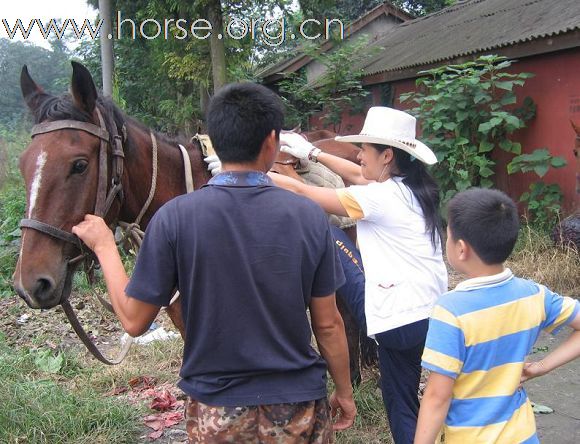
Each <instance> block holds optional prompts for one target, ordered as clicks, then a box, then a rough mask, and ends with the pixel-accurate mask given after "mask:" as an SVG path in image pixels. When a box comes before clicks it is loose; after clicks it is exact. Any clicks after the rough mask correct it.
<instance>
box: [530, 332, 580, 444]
mask: <svg viewBox="0 0 580 444" xmlns="http://www.w3.org/2000/svg"><path fill="white" fill-rule="evenodd" d="M569 332H570V329H569V328H566V329H565V330H563V331H561V332H560V333H559V334H558V335H557V336H552V335H549V334H546V333H542V334H541V336H540V339H539V341H538V343H536V346H535V347H536V348H535V349H536V350H538V352H537V353H534V354H533V355H532V356H531V357H530V359H531V360H534V361H535V360H538V359H541V358H542V357H543V356H544V355H545V354H546V353H549V352H550V351H552V350H554V348H556V346H557V345H559V344H561V343H562V342H563V341H564V340H565V339H566V338H567V337H568V335H569ZM526 389H527V391H528V396H529V398H530V400H531V401H532V402H534V403H536V404H541V405H545V406H547V407H551V408H552V409H554V413H550V414H536V415H535V416H536V425H537V428H538V436H539V438H540V441H541V442H542V444H578V443H580V359H577V360H576V361H573V362H571V363H569V364H567V365H565V366H563V367H560V368H558V369H556V370H554V371H553V372H551V373H550V374H548V375H546V376H544V377H543V378H538V379H534V380H532V381H530V382H528V383H526Z"/></svg>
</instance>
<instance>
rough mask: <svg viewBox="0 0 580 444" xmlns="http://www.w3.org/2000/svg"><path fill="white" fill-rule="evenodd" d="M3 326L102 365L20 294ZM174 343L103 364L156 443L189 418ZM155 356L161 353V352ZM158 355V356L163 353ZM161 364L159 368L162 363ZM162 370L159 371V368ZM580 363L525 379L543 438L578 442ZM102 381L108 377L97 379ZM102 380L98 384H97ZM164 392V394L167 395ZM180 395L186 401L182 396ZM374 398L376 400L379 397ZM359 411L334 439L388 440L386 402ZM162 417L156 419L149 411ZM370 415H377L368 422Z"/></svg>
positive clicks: (0, 318) (546, 343)
mask: <svg viewBox="0 0 580 444" xmlns="http://www.w3.org/2000/svg"><path fill="white" fill-rule="evenodd" d="M73 306H75V307H76V309H77V311H78V313H79V318H80V319H81V323H83V324H84V325H85V327H86V328H87V330H90V331H91V332H92V334H93V336H94V337H95V340H96V342H97V343H98V345H99V346H100V347H103V348H104V349H105V350H108V349H110V348H112V346H113V344H117V343H118V341H119V338H120V336H121V334H122V332H121V331H120V327H119V325H118V323H117V322H116V321H115V320H114V318H112V317H111V316H110V315H109V314H108V313H106V312H105V311H104V310H103V309H102V308H100V307H99V306H98V305H97V303H96V301H95V300H94V298H92V297H90V296H82V297H81V296H75V297H74V299H73ZM157 323H158V324H159V325H161V326H163V327H164V328H167V329H169V328H171V324H170V321H169V320H168V319H167V317H166V316H161V317H160V318H159V319H158V321H157ZM0 331H2V332H4V334H5V335H6V336H7V338H6V339H7V342H8V343H9V344H10V345H12V346H19V347H25V348H31V347H32V348H34V347H45V348H46V347H48V348H51V349H53V350H68V351H69V352H71V353H79V354H80V356H81V357H82V358H81V360H82V361H83V362H87V365H91V366H97V367H98V366H101V364H100V363H97V362H96V361H95V360H94V359H93V358H92V357H90V356H89V355H88V354H87V353H86V352H85V351H84V349H83V347H82V345H81V344H80V342H79V340H78V339H77V338H76V336H75V334H74V333H73V332H72V330H71V328H70V326H69V325H68V323H67V321H66V319H65V317H64V314H63V313H62V310H60V309H58V308H57V309H53V310H48V311H37V310H30V309H29V308H28V307H26V305H25V304H24V303H23V302H21V301H20V300H19V299H17V298H15V297H14V298H5V299H0ZM566 337H567V331H566V330H565V331H562V332H561V333H560V334H559V335H558V336H556V337H553V336H551V335H547V334H542V336H541V337H540V340H539V342H538V343H537V344H536V346H535V347H534V353H533V354H532V356H531V357H530V359H533V360H536V359H539V358H540V357H541V356H542V354H545V353H546V352H548V351H550V350H553V349H554V348H555V347H556V345H557V344H559V343H561V341H562V340H564V339H565V338H566ZM172 342H173V343H174V345H171V346H169V349H167V348H162V349H159V350H161V351H159V350H157V351H152V350H151V349H150V348H149V347H151V345H139V346H134V347H135V348H134V349H133V350H132V351H131V352H130V357H129V358H128V361H127V363H126V364H123V365H122V366H119V367H117V368H111V367H105V366H102V369H103V371H105V372H109V374H110V380H111V381H112V382H110V383H109V384H110V385H111V387H109V388H107V389H106V390H105V391H104V392H106V395H107V396H117V397H121V398H122V399H125V400H126V401H127V402H131V403H141V404H142V405H143V406H144V409H145V410H144V413H143V414H142V420H143V425H142V428H141V429H142V433H141V435H140V437H139V440H138V441H137V442H140V443H151V442H153V443H156V444H171V443H173V444H178V443H185V442H186V436H185V432H184V422H183V421H180V422H178V423H177V424H174V425H172V423H173V422H176V421H179V420H180V419H181V417H180V415H179V414H176V412H181V408H180V407H179V404H180V402H179V401H180V400H182V398H181V396H180V391H179V390H178V389H177V388H176V387H175V382H176V380H177V371H178V367H179V354H180V342H179V341H172ZM156 353H157V354H156ZM159 353H161V356H160V355H159ZM159 361H163V364H162V366H164V367H163V368H160V365H159V364H156V363H158V362H159ZM156 372H157V373H156ZM152 374H153V377H154V378H155V380H154V381H153V382H147V381H145V382H144V381H143V380H136V379H135V378H136V377H138V375H141V376H148V375H152ZM579 374H580V360H576V361H575V362H572V363H570V364H568V365H566V366H564V367H562V368H560V369H557V370H556V371H554V372H552V373H551V374H549V375H548V376H546V377H544V378H539V379H536V380H533V381H530V382H528V383H527V384H526V387H527V390H528V393H529V396H530V399H531V400H532V402H534V403H536V404H539V405H543V406H548V407H550V408H552V409H554V412H553V413H550V414H537V415H536V421H537V427H538V434H539V436H540V439H541V441H542V442H543V443H547V444H550V443H553V444H556V443H557V444H572V443H578V442H580V413H579V412H580V379H579V378H578V375H579ZM376 376H377V375H376V372H373V371H372V370H371V371H367V372H366V373H365V377H366V379H367V384H366V386H365V387H363V389H362V390H363V391H367V392H370V393H371V394H373V393H374V395H375V396H374V398H376V397H377V395H378V393H379V392H378V388H377V387H376ZM99 377H100V378H103V376H102V375H101V376H99ZM95 384H101V382H95ZM165 390H168V391H169V392H171V393H172V394H173V395H174V396H176V398H177V399H175V400H171V396H169V395H167V394H166V393H165ZM156 396H157V397H159V396H161V398H158V400H157V401H158V402H168V403H169V404H172V403H175V402H177V406H178V407H177V408H176V409H175V410H173V411H170V412H169V417H168V421H167V424H168V427H166V428H164V429H163V434H162V435H161V436H160V437H159V438H157V439H151V438H150V437H149V435H150V434H151V433H152V432H153V429H151V428H149V427H147V426H146V425H145V421H144V420H145V419H146V418H147V417H149V421H152V420H157V419H159V417H160V414H159V413H158V412H156V411H154V410H150V409H149V406H150V405H151V404H152V402H154V399H155V397H156ZM163 396H166V397H165V398H164V397H163ZM359 396H360V398H359V399H357V402H360V399H362V400H363V401H362V402H366V400H368V399H370V398H371V397H369V396H367V393H364V394H361V395H359ZM180 398H181V399H180ZM375 401H376V399H375ZM359 412H360V413H361V415H364V416H365V417H366V418H367V419H366V420H365V421H363V422H362V423H360V424H358V425H357V429H356V430H354V431H350V432H347V433H341V434H339V436H338V440H337V444H346V443H352V444H355V443H362V442H364V443H365V444H374V443H385V442H390V436H389V433H388V431H387V426H386V418H385V417H384V416H382V415H383V413H382V410H381V407H380V405H379V407H378V409H377V406H376V405H375V406H371V407H370V408H369V406H366V405H362V403H361V404H360V405H359ZM154 414H156V415H158V416H157V418H155V417H153V418H151V416H150V415H154ZM369 416H372V417H373V418H372V419H369Z"/></svg>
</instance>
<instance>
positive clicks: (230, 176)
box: [204, 171, 275, 187]
mask: <svg viewBox="0 0 580 444" xmlns="http://www.w3.org/2000/svg"><path fill="white" fill-rule="evenodd" d="M208 185H221V186H227V187H259V186H275V185H274V182H272V179H270V178H269V177H268V176H267V175H266V174H264V173H262V172H261V171H224V172H223V173H220V174H218V175H217V176H215V177H212V178H211V179H210V181H209V182H208V183H207V184H206V185H204V186H208Z"/></svg>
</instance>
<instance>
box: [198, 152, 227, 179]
mask: <svg viewBox="0 0 580 444" xmlns="http://www.w3.org/2000/svg"><path fill="white" fill-rule="evenodd" d="M203 160H204V162H205V163H207V169H208V171H209V172H210V173H211V175H212V176H216V175H217V174H219V173H221V172H222V162H221V160H220V159H219V157H218V156H217V154H212V155H211V156H207V157H205V158H204V159H203Z"/></svg>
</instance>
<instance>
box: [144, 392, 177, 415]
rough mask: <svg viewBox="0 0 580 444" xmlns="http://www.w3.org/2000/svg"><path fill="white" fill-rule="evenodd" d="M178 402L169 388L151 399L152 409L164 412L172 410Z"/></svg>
mask: <svg viewBox="0 0 580 444" xmlns="http://www.w3.org/2000/svg"><path fill="white" fill-rule="evenodd" d="M176 403H177V398H176V397H175V396H173V395H172V394H171V393H170V392H169V390H165V391H164V392H163V393H160V394H159V395H158V396H156V397H155V398H153V401H151V405H150V406H149V407H150V408H151V409H152V410H158V411H160V412H164V411H167V410H172V409H173V408H174V407H175V406H176Z"/></svg>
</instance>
